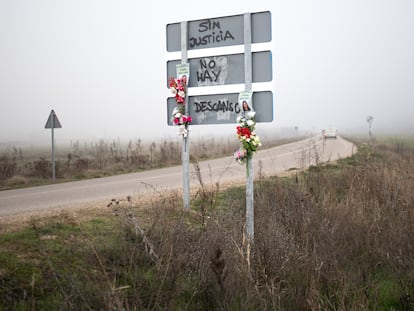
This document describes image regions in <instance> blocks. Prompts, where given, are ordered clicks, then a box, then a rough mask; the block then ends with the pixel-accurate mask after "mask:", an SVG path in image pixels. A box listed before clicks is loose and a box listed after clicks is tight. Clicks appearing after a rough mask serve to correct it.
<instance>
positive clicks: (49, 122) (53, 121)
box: [45, 110, 62, 129]
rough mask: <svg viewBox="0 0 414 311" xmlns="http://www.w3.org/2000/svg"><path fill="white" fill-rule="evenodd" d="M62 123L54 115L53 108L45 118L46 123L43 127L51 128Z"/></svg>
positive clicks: (56, 127) (58, 126)
mask: <svg viewBox="0 0 414 311" xmlns="http://www.w3.org/2000/svg"><path fill="white" fill-rule="evenodd" d="M61 127H62V125H61V124H60V122H59V119H58V118H57V116H56V113H55V111H54V110H52V111H51V112H50V115H49V118H48V119H47V122H46V125H45V129H51V128H55V129H58V128H61Z"/></svg>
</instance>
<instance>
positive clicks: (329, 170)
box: [0, 145, 414, 310]
mask: <svg viewBox="0 0 414 311" xmlns="http://www.w3.org/2000/svg"><path fill="white" fill-rule="evenodd" d="M413 177H414V153H413V150H412V149H409V148H400V147H399V148H395V146H394V145H376V146H374V147H373V146H371V147H364V146H362V145H361V146H360V147H359V151H358V154H357V155H355V156H354V157H352V158H350V159H346V160H343V161H340V162H338V163H336V164H331V165H326V166H323V165H317V166H314V167H312V168H311V169H309V170H308V171H306V172H303V173H301V174H299V175H297V178H278V177H273V178H260V179H259V180H257V181H256V183H255V240H254V244H253V245H252V250H251V251H252V252H251V256H250V258H248V256H247V253H246V245H245V238H244V229H243V228H244V223H245V217H244V216H245V193H244V189H243V187H234V188H229V189H227V190H226V191H218V188H216V186H211V187H206V186H205V185H204V184H203V182H202V176H199V180H200V184H201V186H200V190H199V192H198V193H197V194H196V195H195V196H193V200H192V202H191V205H192V209H191V211H188V212H187V211H184V210H183V209H182V208H181V199H180V196H179V194H178V193H172V194H168V195H167V194H162V193H160V194H159V195H158V196H157V197H153V198H152V199H151V200H150V201H148V202H146V203H145V204H144V205H142V204H137V203H136V202H133V201H131V200H128V199H125V200H119V201H113V202H109V204H108V205H107V206H106V213H109V214H106V215H105V214H101V216H100V217H96V218H94V219H91V220H89V221H83V222H78V221H73V219H72V218H71V217H66V218H64V217H61V218H55V219H54V221H51V222H49V223H39V220H33V222H32V224H31V227H30V228H27V229H26V230H24V231H23V232H16V233H9V234H7V235H2V236H0V245H1V246H0V254H1V255H0V267H3V268H2V269H0V298H1V299H0V301H2V302H3V307H5V306H9V308H10V309H61V310H69V309H84V310H87V309H91V310H92V309H93V310H98V309H99V310H109V309H113V310H413V309H414V304H413V299H414V243H413V240H412V237H413V236H414V201H413V199H414V198H413V196H414V193H413V191H412V189H414V178H413ZM217 187H218V185H217ZM71 219H72V221H70V220H71ZM42 237H43V238H42ZM45 237H47V238H45Z"/></svg>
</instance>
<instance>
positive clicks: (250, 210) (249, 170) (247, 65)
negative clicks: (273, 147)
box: [244, 13, 254, 240]
mask: <svg viewBox="0 0 414 311" xmlns="http://www.w3.org/2000/svg"><path fill="white" fill-rule="evenodd" d="M251 39H252V35H251V24H250V13H245V14H244V79H245V81H244V83H245V84H244V88H245V91H248V92H250V91H251V90H252V49H251ZM246 174H247V176H246V233H247V237H248V239H249V240H253V238H254V202H253V199H254V189H253V176H254V173H253V156H251V157H248V158H247V163H246Z"/></svg>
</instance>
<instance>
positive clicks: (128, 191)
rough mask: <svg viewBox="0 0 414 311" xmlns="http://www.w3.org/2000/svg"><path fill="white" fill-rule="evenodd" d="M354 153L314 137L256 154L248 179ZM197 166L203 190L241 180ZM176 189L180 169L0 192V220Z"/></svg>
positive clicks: (229, 168)
mask: <svg viewBox="0 0 414 311" xmlns="http://www.w3.org/2000/svg"><path fill="white" fill-rule="evenodd" d="M190 148H191V146H190ZM355 152H356V147H355V146H354V145H353V144H352V143H350V142H348V141H346V140H344V139H342V138H341V137H338V138H337V139H327V140H324V139H323V138H322V137H319V136H318V137H313V138H309V139H305V140H302V141H299V142H294V143H290V144H286V145H283V146H279V147H275V148H271V149H265V150H260V151H258V152H257V154H256V155H255V156H254V158H253V171H254V176H255V177H257V176H258V175H264V176H272V175H281V174H283V173H285V172H287V171H289V170H291V169H292V168H295V169H303V168H306V167H308V166H309V165H314V164H316V163H322V162H329V161H335V160H337V159H338V158H344V157H348V156H350V155H352V154H353V153H355ZM190 153H191V150H190ZM199 166H200V171H201V176H202V179H203V183H204V184H216V183H219V184H220V185H223V186H225V185H228V184H234V183H243V182H245V180H246V170H245V166H244V165H240V164H238V163H237V162H236V161H235V160H234V159H233V158H232V156H229V157H225V158H220V159H214V160H209V161H203V162H200V163H199ZM182 185H183V177H182V166H181V165H180V166H175V167H169V168H162V169H155V170H150V171H145V172H140V173H131V174H125V175H119V176H112V177H105V178H98V179H90V180H82V181H76V182H68V183H59V184H53V185H47V186H38V187H31V188H24V189H16V190H7V191H0V220H1V218H5V217H10V216H11V217H18V216H19V215H22V214H26V213H31V214H36V213H37V212H40V211H44V210H51V209H52V210H58V209H64V208H69V207H82V206H90V205H93V204H102V205H104V206H105V205H106V204H107V203H109V202H110V201H111V200H112V199H126V198H127V196H131V197H132V198H140V197H144V196H149V195H157V194H162V193H165V192H166V191H171V190H177V191H181V190H182ZM190 186H191V189H192V190H193V189H197V188H198V187H199V182H198V179H197V177H196V174H195V169H194V166H193V165H191V168H190Z"/></svg>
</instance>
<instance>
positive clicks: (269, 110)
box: [167, 91, 273, 125]
mask: <svg viewBox="0 0 414 311" xmlns="http://www.w3.org/2000/svg"><path fill="white" fill-rule="evenodd" d="M238 99H239V93H229V94H214V95H199V96H190V97H189V98H188V108H189V115H190V116H191V117H192V119H193V120H192V122H191V125H206V124H227V123H233V124H234V123H237V117H238V116H240V115H241V113H242V108H241V106H240V104H239V103H238ZM252 103H253V109H254V110H255V111H256V116H255V117H256V122H272V121H273V94H272V92H271V91H264V92H254V93H253V97H252ZM176 106H177V103H176V101H175V98H174V97H169V98H168V99H167V118H168V120H167V122H168V125H173V124H172V122H171V115H172V111H173V109H174V108H175V107H176Z"/></svg>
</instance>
